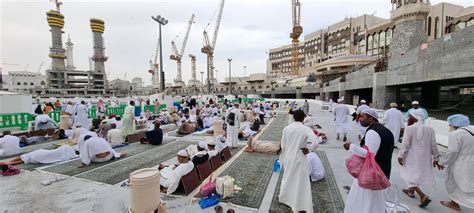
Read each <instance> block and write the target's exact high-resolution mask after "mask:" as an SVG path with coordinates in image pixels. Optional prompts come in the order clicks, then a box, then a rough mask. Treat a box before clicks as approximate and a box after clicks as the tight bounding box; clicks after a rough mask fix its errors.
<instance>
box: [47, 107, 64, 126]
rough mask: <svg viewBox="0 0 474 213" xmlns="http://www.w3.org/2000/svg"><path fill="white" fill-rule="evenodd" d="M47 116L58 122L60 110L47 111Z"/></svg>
mask: <svg viewBox="0 0 474 213" xmlns="http://www.w3.org/2000/svg"><path fill="white" fill-rule="evenodd" d="M48 116H49V117H50V118H51V119H53V121H54V122H56V123H59V121H60V120H61V119H60V118H61V111H59V110H54V111H51V112H49V113H48Z"/></svg>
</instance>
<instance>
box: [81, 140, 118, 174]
mask: <svg viewBox="0 0 474 213" xmlns="http://www.w3.org/2000/svg"><path fill="white" fill-rule="evenodd" d="M124 156H126V155H125V154H120V153H117V152H115V151H114V150H113V149H112V147H111V146H110V144H109V143H107V141H106V140H105V139H103V138H99V137H92V136H90V135H86V136H85V137H84V144H83V145H82V146H81V147H79V158H80V159H81V161H82V166H81V167H84V166H87V165H89V164H90V163H91V162H97V163H100V162H106V161H109V160H113V159H115V158H120V157H124Z"/></svg>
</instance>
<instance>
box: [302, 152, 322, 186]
mask: <svg viewBox="0 0 474 213" xmlns="http://www.w3.org/2000/svg"><path fill="white" fill-rule="evenodd" d="M303 154H305V155H306V158H308V164H309V179H310V180H311V182H316V181H320V180H322V179H324V175H325V173H326V171H325V170H324V166H323V163H322V162H321V159H319V156H318V155H317V154H316V153H315V152H309V151H308V150H303Z"/></svg>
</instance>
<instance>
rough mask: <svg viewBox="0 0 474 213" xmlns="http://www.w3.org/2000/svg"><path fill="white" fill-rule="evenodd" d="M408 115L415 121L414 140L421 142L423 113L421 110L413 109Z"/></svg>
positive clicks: (423, 121)
mask: <svg viewBox="0 0 474 213" xmlns="http://www.w3.org/2000/svg"><path fill="white" fill-rule="evenodd" d="M410 115H411V116H413V117H414V118H415V119H416V120H417V122H416V123H415V124H413V126H414V128H415V131H416V139H418V140H421V138H422V137H423V126H424V125H425V113H424V112H423V110H422V109H414V110H412V111H410Z"/></svg>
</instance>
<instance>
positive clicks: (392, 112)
mask: <svg viewBox="0 0 474 213" xmlns="http://www.w3.org/2000/svg"><path fill="white" fill-rule="evenodd" d="M383 120H384V123H385V124H384V125H385V127H387V129H389V130H390V132H392V134H393V141H395V144H397V147H399V146H400V140H399V139H400V130H401V129H402V128H403V124H404V123H405V116H404V115H403V113H402V112H401V111H400V110H398V109H397V104H396V103H390V109H389V110H387V111H385V113H384V117H383ZM423 120H425V119H424V118H423Z"/></svg>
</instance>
